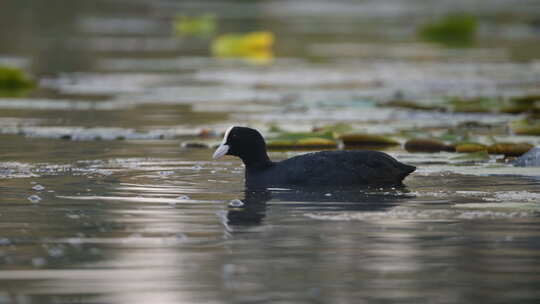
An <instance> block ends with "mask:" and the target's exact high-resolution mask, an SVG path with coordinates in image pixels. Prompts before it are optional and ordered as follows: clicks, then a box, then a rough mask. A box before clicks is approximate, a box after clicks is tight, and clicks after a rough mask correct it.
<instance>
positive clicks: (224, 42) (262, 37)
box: [212, 32, 274, 63]
mask: <svg viewBox="0 0 540 304" xmlns="http://www.w3.org/2000/svg"><path fill="white" fill-rule="evenodd" d="M273 44H274V34H273V33H271V32H251V33H246V34H238V33H232V34H224V35H221V36H219V37H217V38H216V39H214V41H213V42H212V54H213V55H214V56H216V57H221V58H245V59H248V60H249V61H250V62H254V63H268V62H270V61H271V60H272V59H273V57H274V55H273V53H272V46H273Z"/></svg>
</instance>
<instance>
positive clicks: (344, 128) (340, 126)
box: [313, 123, 352, 134]
mask: <svg viewBox="0 0 540 304" xmlns="http://www.w3.org/2000/svg"><path fill="white" fill-rule="evenodd" d="M351 131H352V126H351V125H349V124H346V123H337V124H335V125H327V126H322V127H317V128H313V132H333V133H334V134H344V133H347V132H351Z"/></svg>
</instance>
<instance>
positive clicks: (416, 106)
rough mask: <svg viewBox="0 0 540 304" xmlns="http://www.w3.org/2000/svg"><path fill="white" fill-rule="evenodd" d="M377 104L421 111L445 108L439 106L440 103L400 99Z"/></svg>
mask: <svg viewBox="0 0 540 304" xmlns="http://www.w3.org/2000/svg"><path fill="white" fill-rule="evenodd" d="M379 106H382V107H394V108H404V109H410V110H423V111H445V110H446V108H445V107H443V106H440V105H429V104H423V103H419V102H416V101H411V100H402V99H395V100H390V101H388V102H385V103H381V104H379Z"/></svg>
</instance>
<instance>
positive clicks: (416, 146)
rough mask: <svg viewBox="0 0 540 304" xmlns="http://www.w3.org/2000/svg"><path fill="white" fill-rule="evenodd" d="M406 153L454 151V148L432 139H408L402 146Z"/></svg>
mask: <svg viewBox="0 0 540 304" xmlns="http://www.w3.org/2000/svg"><path fill="white" fill-rule="evenodd" d="M404 148H405V150H407V151H408V152H442V151H454V147H452V146H449V145H447V144H445V143H444V142H443V141H441V140H438V139H434V138H413V139H409V140H408V141H407V142H406V143H405V146H404Z"/></svg>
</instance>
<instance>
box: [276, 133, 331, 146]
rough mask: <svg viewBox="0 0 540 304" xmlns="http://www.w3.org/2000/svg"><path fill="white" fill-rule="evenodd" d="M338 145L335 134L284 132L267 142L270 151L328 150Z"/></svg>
mask: <svg viewBox="0 0 540 304" xmlns="http://www.w3.org/2000/svg"><path fill="white" fill-rule="evenodd" d="M337 145H338V143H337V141H336V140H335V139H334V133H333V132H331V131H325V132H290V133H288V132H284V133H280V134H279V135H278V136H276V137H274V138H270V139H268V141H267V144H266V146H267V147H268V148H269V149H291V150H294V149H328V148H336V147H337Z"/></svg>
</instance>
